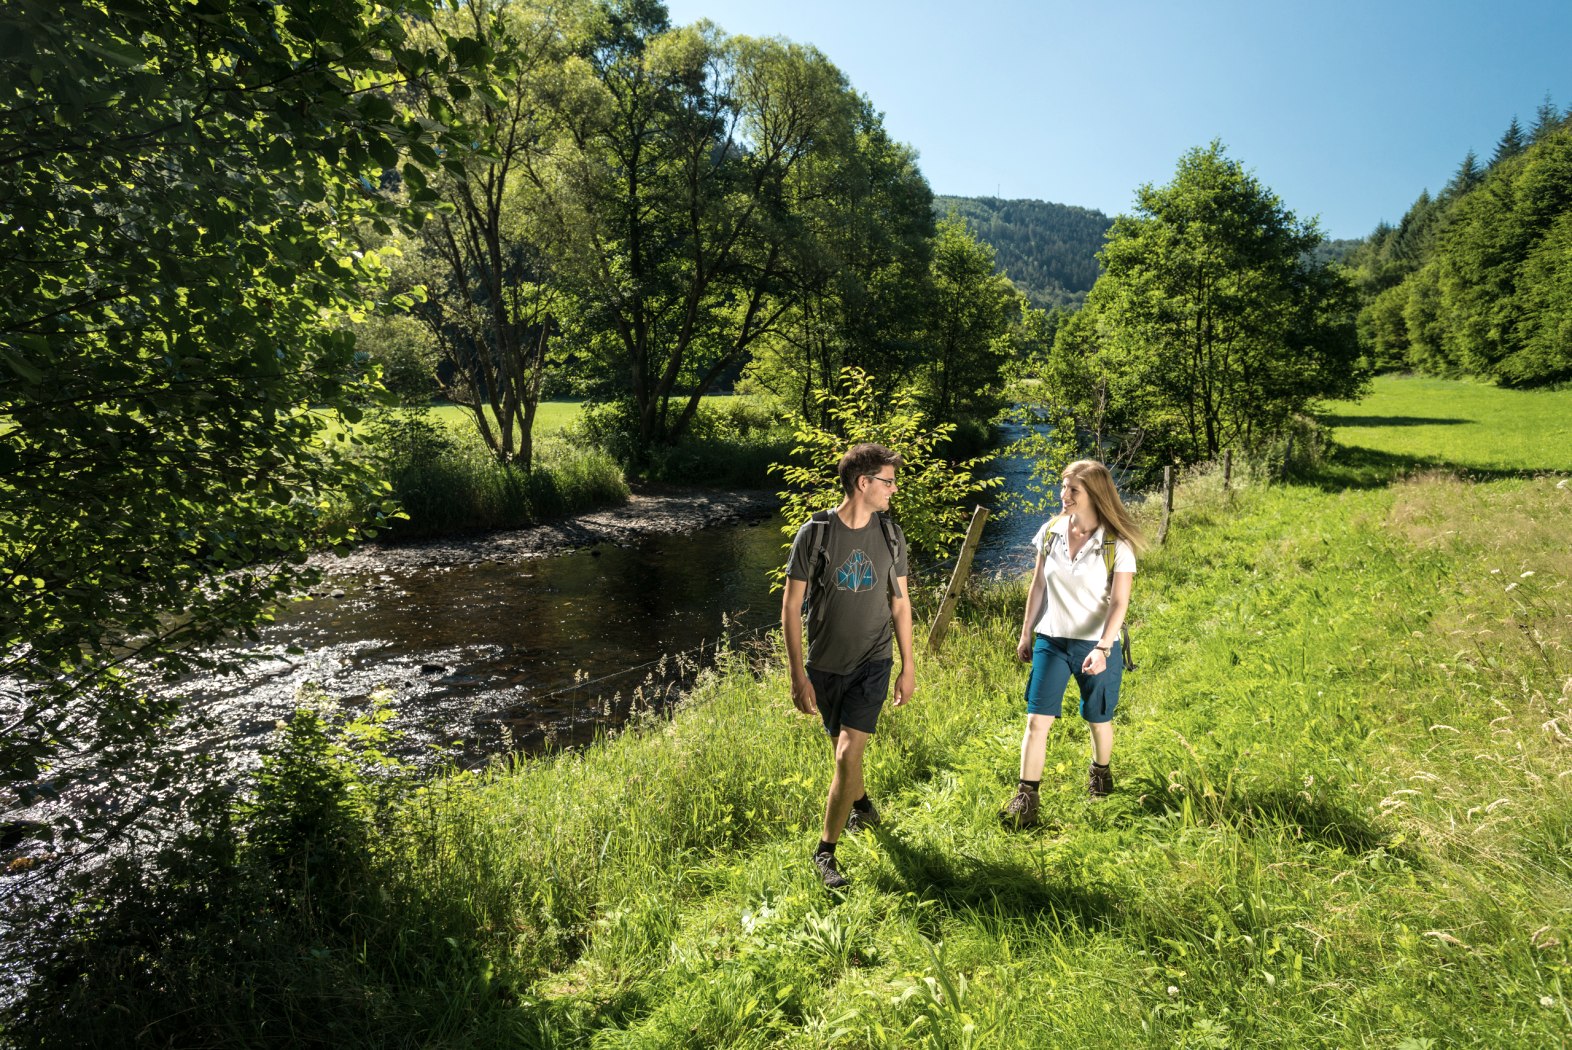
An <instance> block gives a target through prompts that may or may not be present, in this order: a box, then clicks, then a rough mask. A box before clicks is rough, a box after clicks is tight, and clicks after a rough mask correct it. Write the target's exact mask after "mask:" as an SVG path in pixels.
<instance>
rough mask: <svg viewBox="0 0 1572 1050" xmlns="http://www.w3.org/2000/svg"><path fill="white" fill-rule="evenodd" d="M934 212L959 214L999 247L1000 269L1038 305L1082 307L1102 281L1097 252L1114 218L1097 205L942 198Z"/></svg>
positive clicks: (986, 240)
mask: <svg viewBox="0 0 1572 1050" xmlns="http://www.w3.org/2000/svg"><path fill="white" fill-rule="evenodd" d="M933 207H934V211H935V212H936V213H937V214H938V215H939V216H940V217H941V218H942V217H944V216H945V215H947V214H949V213H951V212H954V213H955V214H956V215H958V216H959V217H960V218H962V219H964V220H965V221H966V224H967V226H969V227H970V228H971V231H972V234H973V236H975V237H976V238H977V239H978V240H980V241H982V242H983V243H985V244H987V245H989V246H990V247H991V248H993V250H994V255H995V258H996V259H997V261H998V266H999V271H1000V272H1001V273H1003V274H1006V275H1007V276H1008V277H1009V278H1010V280H1011V281H1013V282H1014V283H1015V286H1016V287H1017V288H1019V289H1020V290H1021V291H1022V292H1024V293H1025V294H1026V297H1027V299H1028V300H1029V301H1030V302H1031V304H1032V305H1033V306H1036V307H1039V308H1041V309H1051V308H1053V307H1055V306H1069V307H1077V306H1080V305H1081V302H1082V300H1084V299H1085V298H1086V293H1087V292H1089V291H1091V288H1092V285H1093V284H1094V283H1095V282H1096V281H1097V272H1098V270H1097V252H1098V251H1100V250H1101V249H1102V246H1103V236H1104V234H1106V233H1107V232H1108V227H1109V226H1110V225H1112V224H1113V220H1112V219H1110V218H1109V217H1108V216H1106V215H1104V214H1103V213H1102V212H1100V211H1096V210H1095V209H1092V208H1078V207H1075V206H1073V205H1069V204H1052V203H1050V202H1048V201H1037V200H1015V201H1007V200H1000V199H999V198H997V197H939V196H936V197H934V199H933Z"/></svg>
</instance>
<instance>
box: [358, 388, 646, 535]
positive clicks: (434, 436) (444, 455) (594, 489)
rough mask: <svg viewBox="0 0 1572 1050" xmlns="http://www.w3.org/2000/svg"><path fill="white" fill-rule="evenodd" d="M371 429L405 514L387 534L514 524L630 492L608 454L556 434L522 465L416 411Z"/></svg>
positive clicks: (543, 518)
mask: <svg viewBox="0 0 1572 1050" xmlns="http://www.w3.org/2000/svg"><path fill="white" fill-rule="evenodd" d="M370 433H371V437H372V443H373V448H375V449H376V450H377V453H378V454H379V456H380V457H381V459H382V462H383V463H384V470H385V475H386V478H387V481H388V483H389V485H390V486H391V488H392V493H391V494H392V496H393V498H394V499H395V500H396V501H397V503H398V505H399V506H400V507H401V508H402V510H403V513H404V514H405V515H406V517H405V518H402V519H397V520H394V521H393V522H391V523H390V525H389V527H388V528H387V529H386V534H387V535H390V536H393V537H398V538H405V537H414V536H430V535H441V534H446V533H453V532H459V531H464V530H472V529H498V528H517V527H520V526H525V525H533V524H538V523H540V522H542V521H547V520H550V519H552V518H557V517H562V516H564V515H568V514H575V513H580V512H583V511H586V510H593V509H595V508H596V507H603V506H608V505H613V504H618V503H622V502H625V501H626V500H627V498H628V486H627V482H626V480H625V479H624V478H623V475H622V471H621V470H620V469H619V468H618V466H617V465H616V463H614V462H613V461H612V460H611V458H610V457H609V456H607V455H606V454H605V453H603V452H600V451H598V450H595V449H593V448H582V447H578V446H575V445H573V444H571V443H570V442H569V441H567V440H566V439H565V438H563V437H561V436H550V437H546V438H543V439H541V440H539V441H538V443H537V445H536V449H535V459H534V463H533V464H532V465H531V467H530V469H528V470H526V469H524V468H523V467H520V466H517V465H514V464H503V463H499V462H497V460H496V459H495V457H493V456H492V455H491V453H490V452H489V451H488V450H487V449H486V448H485V447H484V446H483V445H482V444H481V442H480V440H479V438H478V437H477V436H475V435H474V434H470V433H464V432H462V431H456V430H454V429H450V428H448V427H447V426H445V425H444V424H443V423H442V422H440V421H433V420H431V419H429V418H426V417H423V416H421V415H418V414H414V413H399V414H395V415H392V416H388V417H384V418H382V419H380V420H378V421H376V422H374V423H373V424H372V425H371V428H370Z"/></svg>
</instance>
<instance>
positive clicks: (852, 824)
mask: <svg viewBox="0 0 1572 1050" xmlns="http://www.w3.org/2000/svg"><path fill="white" fill-rule="evenodd" d="M878 826H879V811H878V810H877V809H875V808H874V807H873V803H872V802H869V803H868V808H867V809H858V808H857V807H856V806H855V805H853V806H852V811H851V812H850V813H849V814H847V816H846V830H847V831H850V832H852V833H854V834H855V833H856V832H859V831H862V830H863V829H864V828H876V827H878Z"/></svg>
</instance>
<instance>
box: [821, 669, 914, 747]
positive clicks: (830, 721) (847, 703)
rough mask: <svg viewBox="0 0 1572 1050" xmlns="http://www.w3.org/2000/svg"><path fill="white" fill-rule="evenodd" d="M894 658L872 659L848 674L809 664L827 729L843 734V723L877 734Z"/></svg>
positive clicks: (827, 731) (832, 733) (837, 734)
mask: <svg viewBox="0 0 1572 1050" xmlns="http://www.w3.org/2000/svg"><path fill="white" fill-rule="evenodd" d="M894 663H895V661H894V660H869V661H868V662H867V663H865V664H863V665H862V666H861V667H859V668H857V669H856V670H854V671H851V672H848V673H847V674H832V673H830V672H828V671H818V670H815V669H814V668H812V667H810V668H808V681H809V682H812V683H813V695H814V698H815V699H816V700H817V701H818V704H819V717H820V718H822V719H824V731H825V732H826V733H828V734H830V736H832V737H835V736H840V735H841V726H846V727H848V728H850V729H856V730H859V731H861V732H864V733H867V734H868V735H869V736H872V735H873V730H874V727H876V726H877V725H878V724H879V712H880V711H882V710H883V709H884V697H885V695H886V694H887V693H888V692H889V691H890V667H891V665H893V664H894Z"/></svg>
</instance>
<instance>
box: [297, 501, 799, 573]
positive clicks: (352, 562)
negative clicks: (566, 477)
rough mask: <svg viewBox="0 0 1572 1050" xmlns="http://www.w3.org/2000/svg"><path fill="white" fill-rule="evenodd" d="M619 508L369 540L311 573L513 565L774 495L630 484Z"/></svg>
mask: <svg viewBox="0 0 1572 1050" xmlns="http://www.w3.org/2000/svg"><path fill="white" fill-rule="evenodd" d="M631 488H632V492H631V494H630V495H629V497H628V501H627V502H626V503H624V504H622V505H620V506H616V507H606V508H603V509H601V510H596V511H591V512H589V513H585V514H578V515H574V516H572V517H568V518H563V519H561V520H558V521H554V522H550V523H547V524H543V525H535V526H531V527H529V528H523V529H502V530H497V531H492V532H471V533H462V534H457V535H450V536H443V537H440V538H437V539H429V540H405V541H398V542H391V543H379V542H376V541H372V542H370V543H364V544H361V545H360V546H358V547H355V548H354V549H352V550H350V551H349V552H348V553H347V554H344V555H337V554H333V553H331V552H328V553H322V554H318V555H315V556H314V557H313V558H312V559H311V563H312V565H313V566H314V567H316V568H318V569H321V570H322V571H323V572H324V573H327V574H329V575H332V576H339V575H354V576H360V575H368V574H372V573H381V572H390V571H400V570H403V571H408V570H411V569H418V568H444V567H450V566H455V565H481V564H485V563H496V564H515V563H519V562H524V561H529V560H531V559H536V558H546V557H551V556H553V555H558V554H566V553H569V552H571V551H575V550H581V549H584V548H591V547H595V546H597V545H599V544H604V543H610V544H627V543H631V542H634V541H635V540H637V539H639V538H640V537H645V536H657V535H675V534H680V533H689V532H697V531H699V530H701V529H708V528H713V527H715V526H718V525H731V524H745V523H750V522H758V521H762V520H764V519H766V518H768V517H769V516H770V515H771V514H773V513H774V512H775V510H776V509H777V508H778V507H779V506H780V497H779V496H778V495H776V494H775V493H773V492H769V491H767V490H764V489H741V490H719V489H701V488H686V487H677V486H671V485H655V484H648V483H636V484H634V485H632V486H631Z"/></svg>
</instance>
